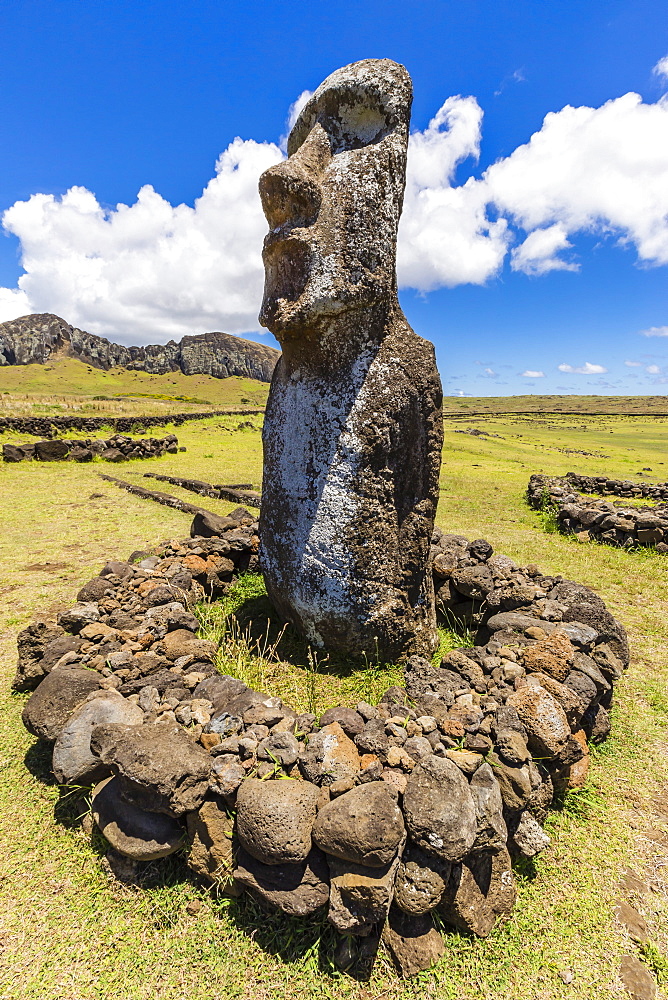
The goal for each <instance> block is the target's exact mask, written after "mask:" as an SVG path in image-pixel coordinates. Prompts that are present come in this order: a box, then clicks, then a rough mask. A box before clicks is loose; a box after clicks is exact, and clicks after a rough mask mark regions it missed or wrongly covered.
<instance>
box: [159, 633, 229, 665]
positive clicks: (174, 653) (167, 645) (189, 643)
mask: <svg viewBox="0 0 668 1000" xmlns="http://www.w3.org/2000/svg"><path fill="white" fill-rule="evenodd" d="M162 648H163V650H164V653H165V656H166V657H167V659H168V660H178V658H179V657H180V656H194V657H196V658H197V659H198V660H210V661H211V662H213V661H214V660H215V658H216V653H217V652H218V648H217V646H216V643H215V642H209V641H208V639H198V638H197V637H196V636H194V635H193V633H192V632H191V631H190V629H185V628H177V629H175V631H174V632H168V633H167V635H166V636H165V638H164V639H163V640H162Z"/></svg>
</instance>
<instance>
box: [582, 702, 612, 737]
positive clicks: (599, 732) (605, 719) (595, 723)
mask: <svg viewBox="0 0 668 1000" xmlns="http://www.w3.org/2000/svg"><path fill="white" fill-rule="evenodd" d="M582 728H583V730H584V732H585V733H586V736H587V739H588V741H589V742H590V743H601V742H602V741H603V740H604V739H605V738H606V736H607V735H608V733H609V732H610V716H609V714H608V712H607V711H606V709H605V708H603V705H592V707H591V708H589V709H588V710H587V711H586V712H585V714H584V715H583V716H582Z"/></svg>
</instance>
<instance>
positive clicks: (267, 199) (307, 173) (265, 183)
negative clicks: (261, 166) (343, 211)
mask: <svg viewBox="0 0 668 1000" xmlns="http://www.w3.org/2000/svg"><path fill="white" fill-rule="evenodd" d="M331 158H332V152H331V147H330V144H329V138H328V136H327V134H326V132H325V131H324V129H323V128H322V127H321V126H320V125H315V126H314V127H313V129H312V130H311V132H310V133H309V135H308V137H307V138H306V139H305V141H304V142H303V143H302V145H301V146H300V147H299V149H298V150H297V151H296V152H295V153H293V155H292V156H291V157H289V159H287V160H284V161H283V163H278V164H277V165H276V166H275V167H270V168H269V170H265V172H264V173H263V174H262V176H261V177H260V185H259V186H260V199H261V201H262V208H263V210H264V214H265V216H266V217H267V222H268V223H269V225H270V227H271V228H272V229H276V228H277V227H278V226H283V225H285V223H286V222H291V223H292V224H293V225H296V226H310V225H312V223H314V222H315V220H316V219H317V217H318V212H319V210H320V204H321V202H322V192H321V190H320V183H319V180H320V176H321V174H322V171H323V170H324V168H325V167H326V166H327V164H328V163H329V161H330V160H331Z"/></svg>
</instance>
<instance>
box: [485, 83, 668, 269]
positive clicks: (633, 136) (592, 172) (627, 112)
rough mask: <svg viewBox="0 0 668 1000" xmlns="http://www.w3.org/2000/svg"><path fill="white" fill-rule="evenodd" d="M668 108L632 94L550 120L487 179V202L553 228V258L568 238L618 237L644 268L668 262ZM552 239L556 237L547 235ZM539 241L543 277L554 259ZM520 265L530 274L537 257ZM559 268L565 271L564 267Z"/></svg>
mask: <svg viewBox="0 0 668 1000" xmlns="http://www.w3.org/2000/svg"><path fill="white" fill-rule="evenodd" d="M667 136H668V101H666V100H664V99H661V100H660V101H658V102H657V103H655V104H643V102H642V99H641V98H640V96H639V95H638V94H625V95H624V96H623V97H619V98H617V99H615V100H612V101H608V102H607V103H606V104H604V105H603V106H602V107H600V108H589V107H580V108H573V107H570V106H567V107H565V108H563V109H562V110H561V111H558V112H554V113H551V114H548V115H547V116H546V117H545V120H544V121H543V125H542V128H541V129H540V131H538V132H536V133H535V134H534V135H533V136H532V137H531V139H530V140H529V142H528V143H526V145H523V146H519V147H518V148H517V149H516V150H515V151H514V152H513V153H511V154H510V156H508V157H506V158H505V159H503V160H500V161H499V162H497V163H495V164H493V165H492V166H491V167H489V168H488V170H487V171H486V172H485V174H484V175H483V181H482V183H484V185H485V186H486V189H487V193H488V199H489V201H490V202H492V203H493V204H494V205H495V206H496V208H497V209H498V210H499V211H500V212H501V213H502V214H503V215H505V216H507V217H510V219H511V220H512V221H513V222H514V223H516V224H517V225H518V226H521V227H522V228H523V229H525V230H529V231H533V230H536V229H540V228H543V229H545V228H546V227H557V228H556V229H554V228H553V229H552V233H551V238H552V239H553V240H554V251H555V252H557V251H559V250H561V249H563V248H564V247H565V246H566V243H565V242H564V240H565V239H566V236H567V235H568V234H573V233H577V232H582V231H586V232H599V233H608V232H609V233H613V234H615V235H616V236H617V237H618V239H619V240H620V242H622V243H625V244H632V245H634V246H635V248H636V251H637V253H638V256H639V258H640V259H641V261H643V262H645V263H647V264H655V265H656V264H666V263H668V185H666V180H665V179H666V173H667V172H668V139H667ZM548 232H549V230H548ZM545 239H546V237H543V238H542V240H541V239H538V238H537V244H536V245H537V249H538V251H539V255H538V258H537V263H538V266H539V267H540V268H541V269H542V271H541V273H544V271H545V270H546V269H547V265H548V263H549V261H550V260H553V259H554V258H551V257H550V256H546V255H545ZM530 249H531V246H530V247H529V250H527V249H526V248H525V250H524V252H523V253H522V255H521V257H519V260H520V262H521V263H522V265H523V269H524V270H526V269H527V266H528V265H529V264H530V261H531V256H530V253H529V251H530ZM554 266H556V267H560V268H563V261H562V262H559V263H556V264H555V265H554Z"/></svg>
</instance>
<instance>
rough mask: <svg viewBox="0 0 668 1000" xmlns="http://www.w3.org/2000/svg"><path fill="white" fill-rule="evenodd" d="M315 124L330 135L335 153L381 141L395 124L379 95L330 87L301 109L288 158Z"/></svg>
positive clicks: (289, 147) (357, 89)
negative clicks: (313, 101) (315, 100)
mask: <svg viewBox="0 0 668 1000" xmlns="http://www.w3.org/2000/svg"><path fill="white" fill-rule="evenodd" d="M316 122H318V123H319V124H320V125H321V126H322V128H323V129H324V130H325V132H326V133H327V135H328V136H329V141H330V145H331V149H332V153H334V154H335V153H342V152H344V151H346V150H351V149H363V148H364V147H365V146H370V145H372V144H374V143H377V142H380V141H381V139H384V138H385V136H386V135H388V134H389V133H390V132H391V131H392V129H393V128H394V126H395V124H396V122H395V121H394V119H393V116H392V115H391V114H390V113H389V112H388V111H387V109H386V108H385V107H384V106H383V103H382V101H381V100H380V98H379V95H378V94H376V93H373V92H369V91H365V90H363V89H361V88H356V89H355V90H352V89H349V88H345V89H342V90H337V89H335V88H331V89H329V90H327V91H325V93H323V94H322V95H321V96H320V98H319V99H318V100H317V103H314V105H313V106H312V107H309V105H307V106H306V108H304V111H303V112H302V114H301V116H300V119H299V120H298V122H297V124H296V125H295V127H294V129H293V131H292V133H291V135H290V140H289V142H288V154H289V155H290V156H292V155H293V153H296V152H297V150H298V149H299V147H300V146H301V145H302V144H303V143H304V142H305V141H306V139H307V138H308V135H309V133H310V132H311V130H312V129H313V127H314V125H315V124H316Z"/></svg>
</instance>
